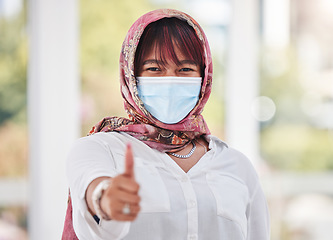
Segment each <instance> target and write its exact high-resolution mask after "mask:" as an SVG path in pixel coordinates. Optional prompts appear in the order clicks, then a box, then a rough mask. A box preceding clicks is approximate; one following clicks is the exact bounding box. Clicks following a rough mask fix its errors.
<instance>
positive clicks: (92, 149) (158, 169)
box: [67, 132, 269, 240]
mask: <svg viewBox="0 0 333 240" xmlns="http://www.w3.org/2000/svg"><path fill="white" fill-rule="evenodd" d="M207 140H208V141H209V149H210V150H209V151H208V152H207V153H206V154H205V155H204V156H203V157H202V158H201V159H200V160H199V161H198V163H197V164H195V165H194V166H193V167H192V168H191V169H190V170H189V171H188V172H187V173H185V172H184V171H183V170H182V169H181V168H180V167H179V166H178V165H177V164H176V163H175V162H174V161H173V160H172V159H171V158H170V157H169V156H168V155H167V154H165V153H161V152H159V151H157V150H154V149H151V148H149V147H148V146H147V145H146V144H144V143H142V142H141V141H139V140H137V139H135V138H133V137H131V136H130V135H128V134H126V133H116V132H109V133H96V134H94V135H92V136H89V137H83V138H81V139H79V140H78V141H77V142H76V143H75V144H74V146H73V148H72V150H71V151H70V153H69V157H68V161H67V176H68V180H69V186H70V191H71V196H72V204H73V226H74V230H75V232H76V234H77V236H78V238H79V239H80V240H92V239H96V240H97V239H98V240H106V239H108V240H115V239H124V240H134V239H135V240H141V239H142V240H162V239H163V240H170V239H172V240H184V239H188V240H195V239H201V240H215V239H216V240H217V239H219V240H243V239H244V240H245V239H247V240H268V239H269V215H268V210H267V204H266V200H265V197H264V195H263V192H262V189H261V186H260V183H259V181H258V177H257V174H256V172H255V170H254V168H253V166H252V165H251V163H250V161H249V160H248V159H247V158H246V157H245V156H244V155H243V154H241V153H240V152H238V151H236V150H234V149H232V148H229V147H228V146H227V145H226V144H225V143H224V142H222V141H221V140H219V139H218V138H216V137H214V136H208V137H207ZM128 142H131V144H132V148H133V153H134V160H135V177H136V180H137V182H138V183H139V184H140V191H139V194H140V197H141V212H140V213H139V215H138V217H137V219H136V220H135V221H134V222H121V221H115V220H111V221H105V220H104V221H103V220H101V221H100V223H99V224H97V222H96V221H95V220H94V218H93V217H92V216H91V214H90V213H89V212H88V210H87V205H86V203H85V191H86V189H87V187H88V185H89V183H90V182H91V181H92V180H94V179H95V178H97V177H101V176H110V177H113V176H116V175H118V174H120V173H123V170H124V153H125V149H126V144H127V143H128ZM184 161H186V160H184Z"/></svg>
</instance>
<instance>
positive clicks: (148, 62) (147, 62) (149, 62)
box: [142, 59, 162, 65]
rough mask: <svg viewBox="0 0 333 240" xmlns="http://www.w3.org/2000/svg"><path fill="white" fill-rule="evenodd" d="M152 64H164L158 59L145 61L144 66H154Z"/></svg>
mask: <svg viewBox="0 0 333 240" xmlns="http://www.w3.org/2000/svg"><path fill="white" fill-rule="evenodd" d="M152 63H156V64H162V62H161V61H159V60H157V59H148V60H145V61H144V62H143V64H142V65H147V64H152Z"/></svg>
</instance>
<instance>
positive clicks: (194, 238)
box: [188, 234, 198, 240]
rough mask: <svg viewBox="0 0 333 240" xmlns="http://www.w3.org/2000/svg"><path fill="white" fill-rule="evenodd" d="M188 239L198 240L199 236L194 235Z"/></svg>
mask: <svg viewBox="0 0 333 240" xmlns="http://www.w3.org/2000/svg"><path fill="white" fill-rule="evenodd" d="M188 239H189V240H196V239H198V236H197V235H196V234H192V235H189V236H188Z"/></svg>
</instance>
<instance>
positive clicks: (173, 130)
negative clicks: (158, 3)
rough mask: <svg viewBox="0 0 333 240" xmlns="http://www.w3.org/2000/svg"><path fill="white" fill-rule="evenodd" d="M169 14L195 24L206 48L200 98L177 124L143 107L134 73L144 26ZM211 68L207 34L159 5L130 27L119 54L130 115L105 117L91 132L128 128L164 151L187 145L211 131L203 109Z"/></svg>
mask: <svg viewBox="0 0 333 240" xmlns="http://www.w3.org/2000/svg"><path fill="white" fill-rule="evenodd" d="M168 17H177V18H179V19H182V20H184V21H186V22H187V23H188V24H189V25H190V26H192V27H193V28H194V30H195V32H196V34H197V36H198V37H199V39H200V41H201V42H202V45H203V46H204V51H205V52H204V55H205V77H204V79H203V81H202V87H201V93H200V98H199V101H198V103H197V105H196V106H195V107H194V109H193V110H192V111H191V112H190V113H189V114H188V115H187V117H186V118H184V119H183V120H182V121H180V122H179V123H176V124H165V123H162V122H160V121H158V120H157V119H155V118H154V117H152V115H151V114H150V113H149V112H148V111H147V110H146V109H145V108H144V105H143V103H142V101H141V100H140V98H139V95H138V90H137V86H136V79H135V76H134V57H135V51H136V48H137V46H138V43H139V40H140V37H141V35H142V33H143V31H144V29H145V27H146V26H147V25H148V24H150V23H152V22H155V21H157V20H159V19H162V18H168ZM212 70H213V67H212V57H211V53H210V48H209V45H208V41H207V38H206V36H205V34H204V32H203V30H202V29H201V27H200V26H199V24H198V23H197V22H196V21H195V20H194V19H193V18H191V17H190V16H189V15H187V14H185V13H183V12H180V11H177V10H173V9H159V10H155V11H151V12H149V13H147V14H145V15H143V16H142V17H140V18H139V19H138V20H137V21H136V22H135V23H134V24H133V25H132V27H131V28H130V30H129V31H128V33H127V36H126V38H125V40H124V42H123V45H122V50H121V55H120V86H121V94H122V97H123V99H124V107H125V110H126V112H127V114H128V115H129V119H126V118H120V117H106V118H104V119H103V120H102V121H100V122H99V123H98V124H96V125H95V126H94V127H93V128H92V130H91V131H90V133H89V134H88V135H91V134H94V133H96V132H110V131H119V132H126V133H128V134H130V135H131V136H133V137H135V138H137V139H139V140H141V141H143V142H144V143H146V144H147V145H148V146H150V147H151V148H154V149H157V150H159V151H161V152H168V151H176V150H178V149H181V148H183V147H185V146H186V145H187V143H189V142H190V141H191V140H192V139H194V138H195V137H197V136H201V135H204V134H209V133H210V132H209V129H208V127H207V124H206V122H205V120H204V118H203V116H202V115H201V112H202V110H203V108H204V106H205V104H206V102H207V100H208V97H209V95H210V92H211V87H212Z"/></svg>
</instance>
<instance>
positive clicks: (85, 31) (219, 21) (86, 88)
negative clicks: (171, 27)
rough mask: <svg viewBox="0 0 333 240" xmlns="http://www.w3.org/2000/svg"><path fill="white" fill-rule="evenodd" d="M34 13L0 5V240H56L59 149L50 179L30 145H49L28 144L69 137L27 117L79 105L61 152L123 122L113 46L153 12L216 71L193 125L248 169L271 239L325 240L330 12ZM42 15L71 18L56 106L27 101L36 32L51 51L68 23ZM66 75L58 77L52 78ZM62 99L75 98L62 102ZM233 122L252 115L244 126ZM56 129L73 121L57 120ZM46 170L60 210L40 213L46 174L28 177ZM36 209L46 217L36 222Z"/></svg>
mask: <svg viewBox="0 0 333 240" xmlns="http://www.w3.org/2000/svg"><path fill="white" fill-rule="evenodd" d="M39 2H42V1H38V0H31V1H29V0H0V239H1V240H26V239H31V240H34V239H36V240H37V239H46V238H39V237H36V236H37V235H34V234H33V233H31V232H34V231H36V230H34V229H36V228H37V226H40V227H41V228H46V229H47V228H51V229H52V224H55V225H57V227H56V230H55V233H54V234H52V235H54V236H50V237H48V238H47V239H60V235H61V228H62V224H63V218H64V216H65V208H66V200H67V199H66V192H67V186H66V179H63V178H64V176H65V175H64V172H65V169H64V161H65V155H66V149H67V148H68V146H66V147H61V146H59V149H60V148H61V150H63V151H64V152H65V153H62V155H59V156H60V157H57V158H58V159H57V161H59V166H60V167H58V168H54V167H53V165H52V163H49V165H46V166H45V165H43V163H44V162H43V161H45V162H48V161H50V162H51V161H52V162H54V160H52V157H51V156H54V154H55V153H54V152H51V151H49V150H48V148H47V146H46V147H45V146H44V147H42V146H41V145H40V144H41V143H40V142H38V141H43V139H44V140H45V139H47V137H45V136H44V135H43V136H44V137H45V138H43V137H41V138H37V140H36V138H35V137H34V134H35V133H38V131H43V133H44V132H45V129H53V131H54V134H53V132H52V130H50V132H49V133H50V134H49V135H51V137H54V138H59V136H61V137H63V138H64V139H66V136H67V135H66V133H67V132H68V131H72V130H73V127H71V128H70V130H66V129H65V127H64V126H66V124H63V123H61V122H60V120H59V121H57V122H56V123H59V125H57V124H54V122H50V121H48V123H49V125H47V126H46V127H45V126H44V125H43V122H42V121H43V120H41V119H47V117H46V118H43V116H44V115H45V116H48V115H50V114H52V112H55V113H57V116H59V114H58V113H59V112H57V111H56V110H54V111H53V108H49V111H45V109H48V108H43V107H41V108H38V109H39V110H38V109H37V110H36V108H35V107H34V106H35V105H36V104H37V105H38V104H42V103H47V102H48V98H49V99H51V98H53V100H54V99H56V98H57V97H58V98H59V101H57V102H56V103H55V106H56V105H57V103H58V102H61V103H63V102H64V103H65V105H64V106H66V102H67V103H69V102H71V101H73V102H75V101H78V104H77V105H75V104H74V105H73V106H74V107H75V106H77V107H76V108H77V110H76V111H74V113H76V115H77V118H75V117H74V120H73V121H74V124H73V125H71V126H75V127H74V128H75V129H76V130H75V129H74V132H71V134H72V135H71V136H72V137H69V138H68V141H67V142H68V144H67V143H66V144H67V145H70V143H71V142H72V141H73V140H74V139H75V138H78V137H80V136H85V135H86V133H87V132H88V131H89V130H90V128H91V126H93V125H94V124H95V123H96V122H97V121H99V120H100V119H102V118H103V117H104V116H115V115H117V116H126V115H125V112H124V110H123V106H122V98H121V95H120V91H119V83H118V79H119V78H118V76H119V72H118V68H119V67H118V59H119V54H120V49H121V44H122V41H123V39H124V37H125V35H126V33H127V30H128V29H129V27H130V26H131V24H132V23H133V22H134V21H135V20H136V19H137V18H138V17H139V16H141V15H142V14H144V13H146V12H148V11H150V10H153V9H156V8H175V9H179V10H182V11H185V12H187V13H189V14H190V15H191V16H192V17H194V18H195V19H196V20H197V21H198V22H199V23H200V24H201V26H202V27H203V29H204V30H205V32H206V34H207V36H208V40H209V41H210V45H211V50H212V54H213V59H214V77H213V81H214V87H213V92H212V95H211V98H210V100H209V101H208V104H207V106H206V108H205V110H204V113H203V115H204V117H205V119H206V121H207V122H208V126H210V130H211V132H212V134H213V135H216V136H218V137H219V138H221V139H223V140H225V141H226V142H227V143H229V144H230V145H231V146H235V147H236V148H238V149H239V150H240V151H243V152H244V153H246V154H247V155H248V156H249V157H250V158H251V160H252V161H253V164H254V165H255V167H256V169H257V171H258V173H259V176H260V178H261V182H262V185H263V187H264V191H265V193H266V196H267V199H268V203H269V208H270V214H271V225H272V229H271V231H272V237H271V239H272V240H280V239H282V240H328V239H332V236H333V227H332V226H333V47H332V45H333V1H332V0H279V1H274V0H258V1H239V0H235V1H232V0H177V1H176V0H136V1H130V0H122V1H118V0H94V1H92V0H77V1H53V0H49V1H44V3H43V4H44V5H43V4H41V5H42V6H40V5H39V4H40V3H39ZM69 2H71V3H69ZM245 2H246V3H245ZM46 4H51V5H52V8H51V13H52V11H53V10H54V11H58V13H59V16H58V19H59V21H60V24H64V22H65V20H66V16H67V15H66V14H65V13H66V11H67V10H68V8H67V4H71V9H74V10H73V13H74V17H75V19H76V20H75V21H76V25H75V24H74V25H73V27H74V28H75V29H76V31H74V37H73V39H74V40H71V41H72V42H74V46H75V48H76V50H75V51H74V52H72V53H71V54H74V55H75V58H74V59H76V60H75V61H77V63H74V65H73V66H71V68H69V69H72V71H74V74H72V75H69V76H73V81H77V82H78V84H76V85H75V84H74V85H71V83H68V82H66V83H63V82H61V80H60V79H59V83H60V84H63V85H62V88H61V87H60V88H59V89H64V90H63V91H60V92H59V91H58V90H59V89H57V88H54V89H53V90H52V89H51V90H50V89H49V90H45V91H46V92H47V91H50V92H52V91H56V93H55V95H41V96H36V95H35V94H36V93H39V92H38V91H43V86H44V85H43V84H44V83H43V81H44V79H43V78H42V77H41V78H42V80H43V81H42V80H39V81H41V82H38V81H37V82H36V81H35V78H39V77H38V72H39V71H42V70H43V71H44V75H43V76H48V69H46V68H43V66H45V65H43V64H44V62H43V61H42V62H39V61H41V60H38V57H36V55H37V56H39V55H38V54H40V53H39V52H38V49H39V47H40V46H41V45H43V43H44V42H43V41H46V42H47V41H49V40H48V38H43V37H40V36H43V35H41V34H40V35H38V31H35V30H34V29H36V28H35V27H34V25H38V24H40V25H42V24H43V25H42V26H43V27H45V28H49V29H50V32H52V33H54V32H56V31H58V35H61V36H63V38H61V39H67V38H66V37H67V36H69V35H70V33H69V34H68V35H67V34H63V33H62V29H65V27H64V26H65V25H66V23H65V24H64V25H63V26H61V25H60V27H59V26H58V27H56V28H54V29H52V27H54V26H55V24H54V23H52V24H49V25H48V22H47V21H46V22H44V21H39V20H40V19H43V18H44V19H47V17H48V16H47V15H48V14H44V15H43V14H41V15H40V16H41V18H38V17H36V16H39V15H38V14H40V13H41V12H43V11H42V10H43V7H45V6H46ZM38 7H39V8H38ZM46 8H47V6H46ZM36 9H37V10H38V11H37V10H36ZM47 9H48V10H50V8H47ZM66 9H67V10H66ZM35 14H36V15H35ZM69 15H71V14H70V13H69ZM72 15H73V14H72ZM61 19H65V20H61ZM248 19H251V21H248ZM61 21H63V22H61ZM56 22H57V21H56ZM36 32H37V34H36ZM67 33H68V32H67ZM50 34H51V33H50ZM247 37H248V38H247ZM36 39H37V40H38V44H37V43H36V44H35V42H36ZM51 40H52V39H51ZM51 40H50V41H51ZM64 41H65V40H64ZM61 44H65V43H63V42H60V43H59V45H54V46H53V47H52V49H53V51H54V54H57V52H60V53H61V54H62V55H60V56H62V58H63V59H64V61H65V59H69V60H70V59H71V58H70V57H69V58H67V51H65V50H64V49H62V47H61V46H62V45H61ZM45 45H46V46H47V44H45ZM35 51H36V52H37V53H38V54H37V53H36V52H35ZM44 54H46V55H47V54H50V55H51V54H53V53H52V52H46V53H44ZM36 59H37V60H36ZM46 59H47V58H46ZM59 62H63V61H62V60H59ZM38 63H40V65H38ZM60 66H61V65H60ZM40 68H41V69H40ZM247 68H249V69H247ZM67 70H68V69H67ZM67 70H66V69H60V68H58V69H57V70H56V71H54V72H55V73H57V72H63V71H67ZM69 71H71V70H69ZM247 73H248V74H247ZM36 76H37V77H36ZM69 80H70V79H69ZM29 81H30V85H29ZM45 81H47V80H45ZM52 81H54V79H52ZM70 81H71V80H70ZM38 83H43V84H38ZM39 88H41V89H40V90H38V89H39ZM68 88H73V89H74V90H73V92H74V93H75V91H76V92H77V93H78V94H77V95H75V94H74V95H71V93H70V92H69V93H68V94H67V95H66V91H67V90H68ZM36 89H37V90H36ZM66 96H70V97H69V98H67V97H66ZM71 96H72V97H73V98H74V97H76V98H77V99H78V100H77V99H76V100H75V99H71ZM29 99H30V100H29ZM35 99H37V100H35ZM60 99H61V101H60ZM29 109H30V110H29ZM31 109H32V110H31ZM34 109H35V110H34ZM235 109H236V110H235ZM237 110H238V112H237ZM39 111H41V112H39ZM36 112H37V113H38V114H35V113H36ZM72 112H73V111H72ZM242 112H249V113H251V114H250V115H246V116H245V115H242ZM59 118H61V119H65V121H67V120H68V121H69V122H70V121H71V119H69V118H71V116H69V115H67V114H62V115H61V116H59ZM31 122H32V123H31ZM236 123H237V124H236ZM235 124H236V125H235ZM36 126H37V127H36ZM39 126H41V127H40V128H39ZM56 134H60V135H59V136H57V137H55V135H56ZM38 139H39V140H38ZM60 139H61V138H60ZM53 145H56V147H57V144H53ZM39 148H43V149H46V150H45V151H46V153H45V154H48V155H49V156H50V158H47V159H46V158H45V157H44V158H43V157H42V160H38V161H37V160H35V158H36V159H37V158H39V157H40V156H42V155H39V154H37V153H36V152H38V149H39ZM33 149H35V150H33ZM36 149H37V150H36ZM59 151H60V150H59ZM34 152H35V153H34ZM57 156H58V155H57ZM62 156H63V157H62ZM44 168H45V169H46V171H49V170H47V169H50V168H52V169H53V170H54V171H52V174H50V175H49V178H57V176H59V179H62V180H61V181H60V184H59V185H57V184H53V183H55V182H57V181H58V180H59V179H58V180H57V179H55V180H53V182H51V183H52V184H51V187H52V188H53V190H54V189H55V188H59V189H61V190H60V191H61V192H62V193H61V194H60V198H58V199H60V201H62V203H61V204H59V205H57V204H56V205H52V206H45V207H44V205H43V204H44V203H45V202H43V201H44V199H46V200H47V198H44V195H48V196H49V197H50V198H52V199H54V198H55V197H54V196H52V192H51V193H50V192H47V191H43V190H41V191H39V190H38V189H39V186H40V185H39V183H40V182H44V179H47V176H45V175H47V174H44V175H40V177H38V178H36V177H35V176H36V175H38V174H39V172H40V171H43V169H44ZM38 176H39V175H38ZM45 182H46V183H47V180H45ZM43 187H45V186H42V188H43ZM48 187H50V185H48ZM46 200H45V201H46ZM57 201H58V200H57ZM36 203H38V204H39V205H40V206H41V209H48V210H46V211H44V212H43V213H40V212H38V210H36V209H39V207H38V206H36ZM31 206H32V207H31ZM53 212H58V213H59V214H58V215H53ZM41 214H42V215H41ZM41 216H42V217H41ZM59 216H60V217H59ZM36 219H37V220H36ZM38 219H39V220H41V219H47V221H45V222H44V223H43V221H41V222H42V223H43V224H46V225H45V227H44V225H40V224H42V223H34V222H35V221H36V222H37V221H38Z"/></svg>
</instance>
